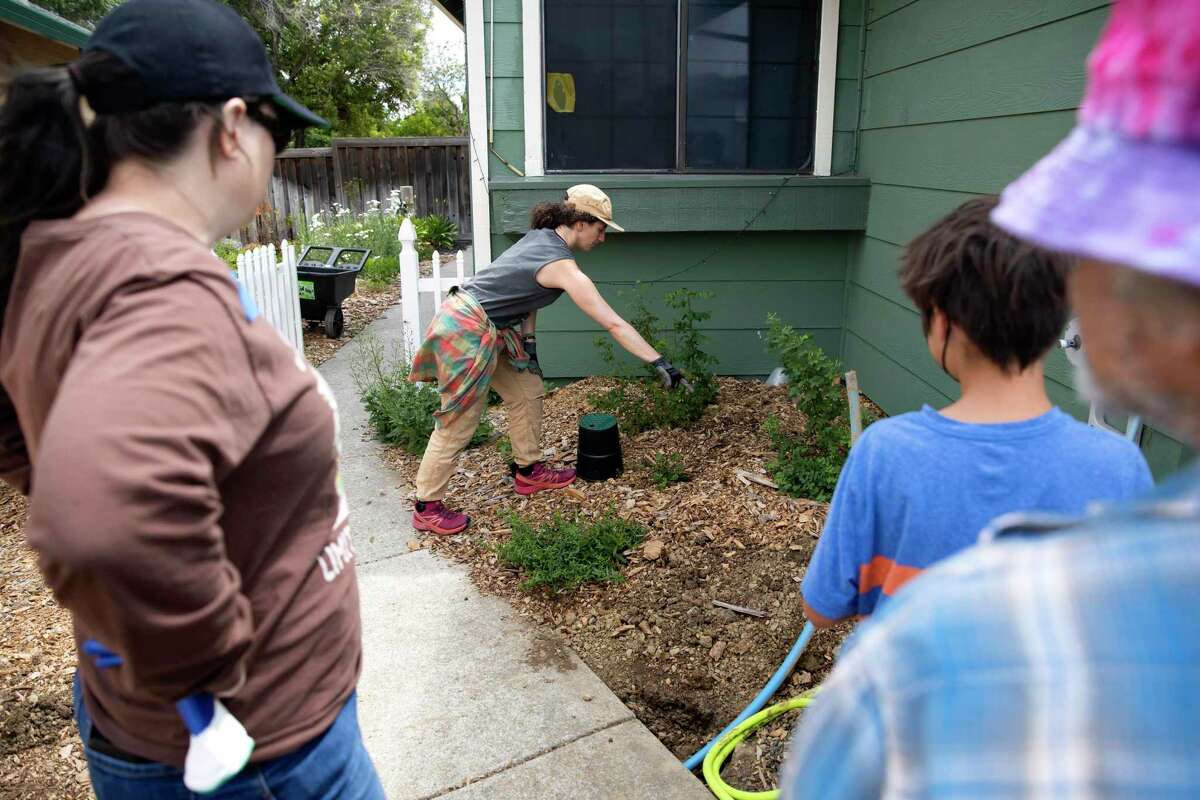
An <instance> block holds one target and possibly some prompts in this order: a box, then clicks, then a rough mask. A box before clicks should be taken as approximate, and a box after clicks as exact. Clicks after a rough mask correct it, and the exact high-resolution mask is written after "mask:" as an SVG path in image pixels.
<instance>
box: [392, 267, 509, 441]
mask: <svg viewBox="0 0 1200 800" xmlns="http://www.w3.org/2000/svg"><path fill="white" fill-rule="evenodd" d="M501 353H503V355H504V356H505V357H506V358H508V360H509V361H511V362H512V365H513V366H514V367H516V368H517V369H518V370H523V369H528V367H529V355H528V354H527V353H526V352H525V348H524V347H523V346H522V345H521V334H520V332H519V331H518V330H517V329H516V328H497V327H496V326H495V325H493V324H492V321H491V320H489V319H488V315H487V312H486V311H484V310H483V306H481V305H480V304H479V301H478V300H476V299H475V298H474V297H472V296H471V295H470V294H469V293H467V292H464V291H463V290H461V289H457V290H451V294H450V296H449V297H447V298H446V302H444V303H443V304H442V307H441V309H440V310H439V311H438V313H437V315H436V316H434V318H433V321H432V322H430V323H429V329H428V330H427V331H425V340H424V341H423V342H421V346H420V347H419V348H417V353H416V355H415V356H414V357H413V362H412V370H411V371H410V372H409V375H408V379H409V380H410V381H412V382H413V383H435V382H436V383H437V385H438V394H440V395H441V400H442V407H441V409H440V410H439V411H435V412H434V415H433V416H434V420H435V423H436V424H437V426H438V427H439V428H440V427H442V426H443V425H445V424H447V423H449V422H451V421H453V420H454V418H455V417H456V416H457V415H458V414H461V413H463V412H465V411H467V410H469V409H471V408H473V407H474V406H475V404H476V403H477V402H478V401H479V400H480V399H481V398H486V397H487V393H488V386H489V384H490V383H491V380H492V373H494V372H495V371H496V361H497V359H498V358H500V356H501Z"/></svg>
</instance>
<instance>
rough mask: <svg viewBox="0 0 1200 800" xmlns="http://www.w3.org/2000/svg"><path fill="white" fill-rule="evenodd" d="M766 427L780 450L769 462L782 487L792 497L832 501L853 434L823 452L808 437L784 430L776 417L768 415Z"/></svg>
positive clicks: (781, 489)
mask: <svg viewBox="0 0 1200 800" xmlns="http://www.w3.org/2000/svg"><path fill="white" fill-rule="evenodd" d="M763 428H764V430H765V431H766V433H767V436H769V437H770V439H771V445H772V446H773V447H774V448H775V451H776V454H775V457H774V458H773V459H771V460H770V461H768V462H767V472H769V473H770V474H771V478H772V479H774V481H775V483H776V484H777V485H778V486H779V490H780V491H782V492H783V493H784V494H789V495H791V496H792V497H803V498H805V499H807V500H816V501H818V502H821V503H827V502H829V500H830V499H832V497H833V490H834V488H835V487H836V486H837V482H838V476H839V475H841V471H842V464H843V463H844V462H845V461H846V451H847V450H848V449H849V444H850V435H849V433H847V434H846V445H845V447H844V448H834V449H832V450H828V451H822V450H820V449H818V448H816V447H814V446H813V445H812V444H810V443H809V442H808V441H806V440H805V439H802V438H800V437H798V436H792V435H789V434H787V433H784V432H783V431H781V430H780V426H779V420H778V418H776V417H770V418H768V419H767V421H766V423H765V424H764V425H763Z"/></svg>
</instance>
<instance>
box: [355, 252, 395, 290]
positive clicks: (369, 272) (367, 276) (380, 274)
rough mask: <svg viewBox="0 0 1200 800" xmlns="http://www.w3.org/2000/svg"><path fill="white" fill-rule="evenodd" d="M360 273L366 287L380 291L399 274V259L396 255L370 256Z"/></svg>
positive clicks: (390, 283) (389, 284)
mask: <svg viewBox="0 0 1200 800" xmlns="http://www.w3.org/2000/svg"><path fill="white" fill-rule="evenodd" d="M362 274H363V279H364V280H365V281H366V283H367V289H369V290H370V291H373V292H381V291H383V290H385V289H387V288H388V287H389V286H391V285H392V284H393V283H394V282H395V280H396V276H397V275H399V274H400V259H399V258H397V257H396V256H371V258H370V259H368V260H367V264H366V266H364V267H363V271H362Z"/></svg>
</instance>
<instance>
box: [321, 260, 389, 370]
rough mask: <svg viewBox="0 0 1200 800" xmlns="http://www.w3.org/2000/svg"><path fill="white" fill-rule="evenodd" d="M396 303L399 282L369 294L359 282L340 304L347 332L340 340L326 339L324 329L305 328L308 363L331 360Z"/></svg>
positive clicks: (323, 327)
mask: <svg viewBox="0 0 1200 800" xmlns="http://www.w3.org/2000/svg"><path fill="white" fill-rule="evenodd" d="M399 299H400V283H399V281H397V282H396V283H394V284H392V285H391V286H389V287H388V288H387V289H384V290H383V291H371V290H369V289H367V288H366V285H365V282H364V281H359V284H358V290H357V291H355V292H354V294H352V295H350V296H349V297H348V298H346V302H345V303H343V304H342V312H343V313H344V314H345V316H346V330H345V332H344V333H343V334H342V337H341V338H340V339H330V338H328V337H327V336H326V335H325V326H324V325H318V326H316V327H312V326H310V325H308V324H307V323H306V324H305V325H304V355H305V357H306V358H307V359H308V363H310V364H312V365H313V366H314V367H316V366H320V365H321V364H323V363H324V362H326V361H328V360H329V359H331V358H333V356H334V355H335V354H336V353H337V351H338V350H341V349H342V348H343V347H344V346H345V345H346V343H347V342H349V341H350V340H351V339H353V338H354V337H355V336H357V335H358V334H359V333H361V332H362V329H363V328H365V327H367V326H368V325H370V324H371V323H372V322H374V321H375V320H377V319H379V318H380V317H381V316H383V313H384V312H385V311H387V310H388V309H389V308H391V307H392V306H394V305H395V304H396V301H397V300H399Z"/></svg>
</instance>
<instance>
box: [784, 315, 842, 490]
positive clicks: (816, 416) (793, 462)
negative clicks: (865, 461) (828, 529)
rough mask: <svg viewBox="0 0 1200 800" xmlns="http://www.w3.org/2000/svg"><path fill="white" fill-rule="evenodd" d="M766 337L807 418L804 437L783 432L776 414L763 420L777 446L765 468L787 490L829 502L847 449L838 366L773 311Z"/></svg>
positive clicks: (790, 391)
mask: <svg viewBox="0 0 1200 800" xmlns="http://www.w3.org/2000/svg"><path fill="white" fill-rule="evenodd" d="M766 341H767V348H768V349H769V350H770V351H771V353H773V354H774V355H775V357H776V358H777V359H778V360H779V363H780V364H782V365H783V369H784V372H786V373H787V376H788V384H787V386H788V395H789V396H790V397H791V398H792V401H793V402H794V403H795V404H796V408H797V410H799V411H800V412H801V413H802V414H803V415H804V418H805V429H804V434H803V435H802V436H795V435H792V434H789V433H786V432H784V431H783V430H782V428H781V426H780V424H779V420H778V419H775V418H771V419H768V420H767V422H766V425H765V426H764V429H765V431H766V433H767V435H768V436H769V437H770V438H771V442H772V444H773V446H774V447H775V450H776V451H777V455H776V457H775V458H774V459H773V460H772V461H770V462H769V463H768V464H767V471H768V472H770V473H771V477H772V478H774V480H775V482H776V483H777V484H779V488H780V489H781V490H782V491H783V492H785V493H787V494H790V495H793V496H796V497H805V498H808V499H810V500H819V501H828V500H829V499H830V498H831V497H832V496H833V489H834V487H835V486H836V485H837V480H838V475H839V474H840V473H841V469H842V464H843V463H844V462H845V460H846V455H847V453H848V452H849V450H850V431H849V421H848V420H847V418H846V414H847V407H846V395H845V390H844V389H843V388H842V385H841V370H840V368H839V365H838V363H837V361H835V360H834V359H832V358H830V357H829V356H827V355H825V353H824V351H823V350H821V348H819V347H818V346H817V345H816V344H814V343H813V341H812V338H811V337H810V336H808V335H807V334H801V333H799V332H798V331H796V330H795V329H794V328H792V327H791V326H790V325H785V324H784V323H783V322H782V321H781V320H780V319H779V317H777V316H776V315H774V314H770V315H768V317H767V330H766Z"/></svg>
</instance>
